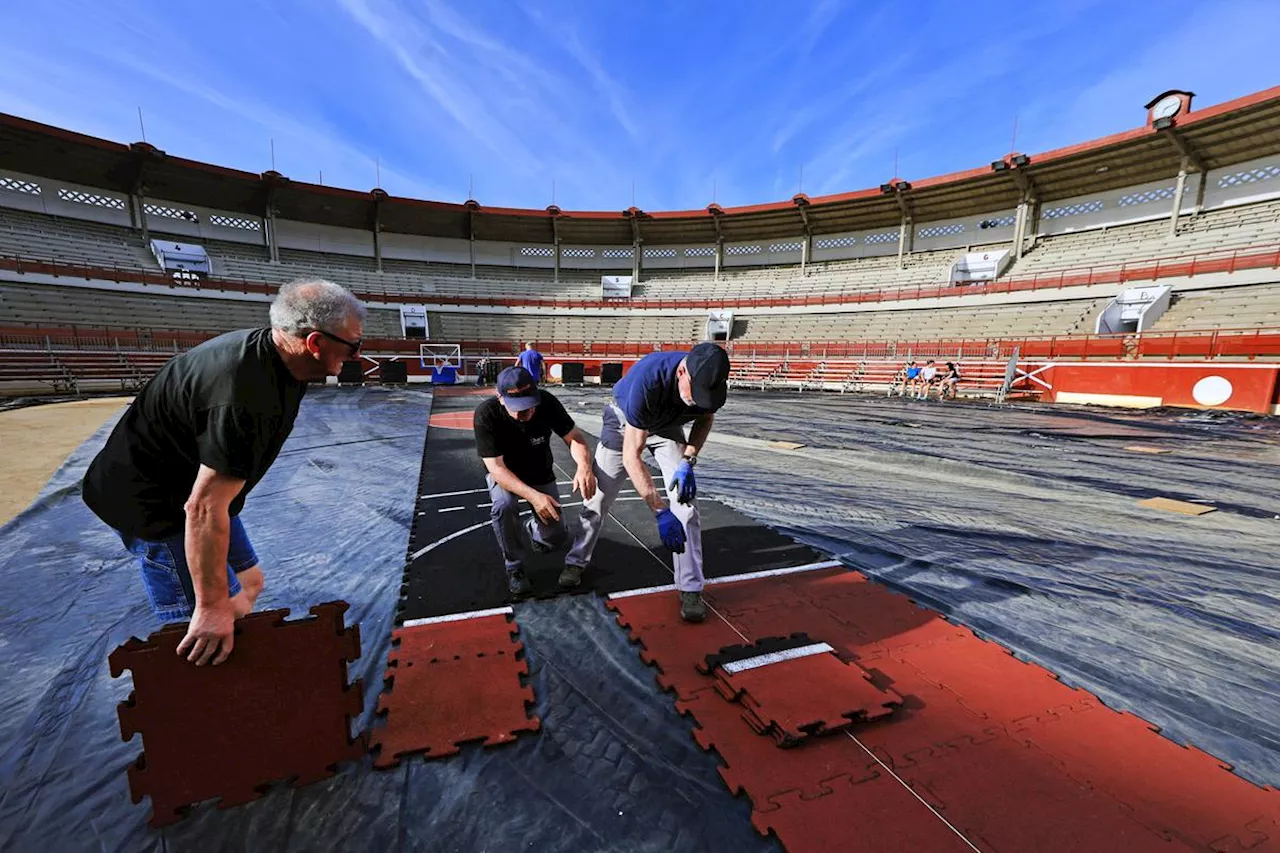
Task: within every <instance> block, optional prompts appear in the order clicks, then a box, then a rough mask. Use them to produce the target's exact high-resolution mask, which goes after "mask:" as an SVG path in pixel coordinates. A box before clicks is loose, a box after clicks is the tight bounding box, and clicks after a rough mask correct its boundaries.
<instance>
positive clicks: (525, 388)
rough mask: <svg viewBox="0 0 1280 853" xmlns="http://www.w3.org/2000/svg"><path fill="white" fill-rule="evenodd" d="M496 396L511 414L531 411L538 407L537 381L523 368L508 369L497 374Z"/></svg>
mask: <svg viewBox="0 0 1280 853" xmlns="http://www.w3.org/2000/svg"><path fill="white" fill-rule="evenodd" d="M498 395H499V396H500V397H502V405H504V406H506V407H507V408H508V409H510V410H511V411H513V412H523V411H524V410H525V409H532V408H533V407H534V406H536V405H538V398H539V395H538V381H537V380H536V379H534V378H533V374H531V373H530V372H529V371H527V370H525V369H524V368H523V367H519V366H516V367H508V368H507V369H506V370H504V371H502V372H501V373H499V374H498Z"/></svg>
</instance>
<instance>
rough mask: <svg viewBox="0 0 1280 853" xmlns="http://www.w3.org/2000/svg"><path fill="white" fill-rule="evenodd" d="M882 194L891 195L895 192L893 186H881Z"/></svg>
mask: <svg viewBox="0 0 1280 853" xmlns="http://www.w3.org/2000/svg"><path fill="white" fill-rule="evenodd" d="M880 192H882V193H884V194H885V195H888V194H889V193H891V192H893V184H881V185H880Z"/></svg>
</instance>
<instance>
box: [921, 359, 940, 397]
mask: <svg viewBox="0 0 1280 853" xmlns="http://www.w3.org/2000/svg"><path fill="white" fill-rule="evenodd" d="M937 383H938V366H937V365H936V364H934V363H933V359H929V360H928V361H926V362H925V363H924V369H923V370H921V371H920V381H919V385H920V392H919V393H918V394H917V395H916V399H917V400H928V399H929V392H930V390H932V389H933V386H934V385H936V384H937Z"/></svg>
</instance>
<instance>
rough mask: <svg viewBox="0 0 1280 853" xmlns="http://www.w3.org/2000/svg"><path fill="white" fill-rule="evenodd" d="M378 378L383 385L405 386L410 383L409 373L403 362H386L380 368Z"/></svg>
mask: <svg viewBox="0 0 1280 853" xmlns="http://www.w3.org/2000/svg"><path fill="white" fill-rule="evenodd" d="M378 378H379V379H380V380H381V382H382V384H383V385H404V384H405V383H407V382H408V381H409V371H408V369H407V368H405V366H404V362H403V361H384V362H382V364H381V365H380V366H379V367H378Z"/></svg>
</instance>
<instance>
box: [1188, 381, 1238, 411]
mask: <svg viewBox="0 0 1280 853" xmlns="http://www.w3.org/2000/svg"><path fill="white" fill-rule="evenodd" d="M1233 391H1235V389H1234V388H1232V387H1231V381H1230V380H1229V379H1227V378H1226V377H1225V376H1206V377H1205V378H1204V379H1201V380H1200V381H1199V382H1197V383H1196V384H1195V387H1194V388H1192V389H1191V396H1192V397H1194V398H1195V401H1196V402H1197V403H1199V404H1200V405H1202V406H1221V405H1222V404H1223V403H1225V402H1227V401H1228V400H1230V399H1231V394H1232V392H1233Z"/></svg>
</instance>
